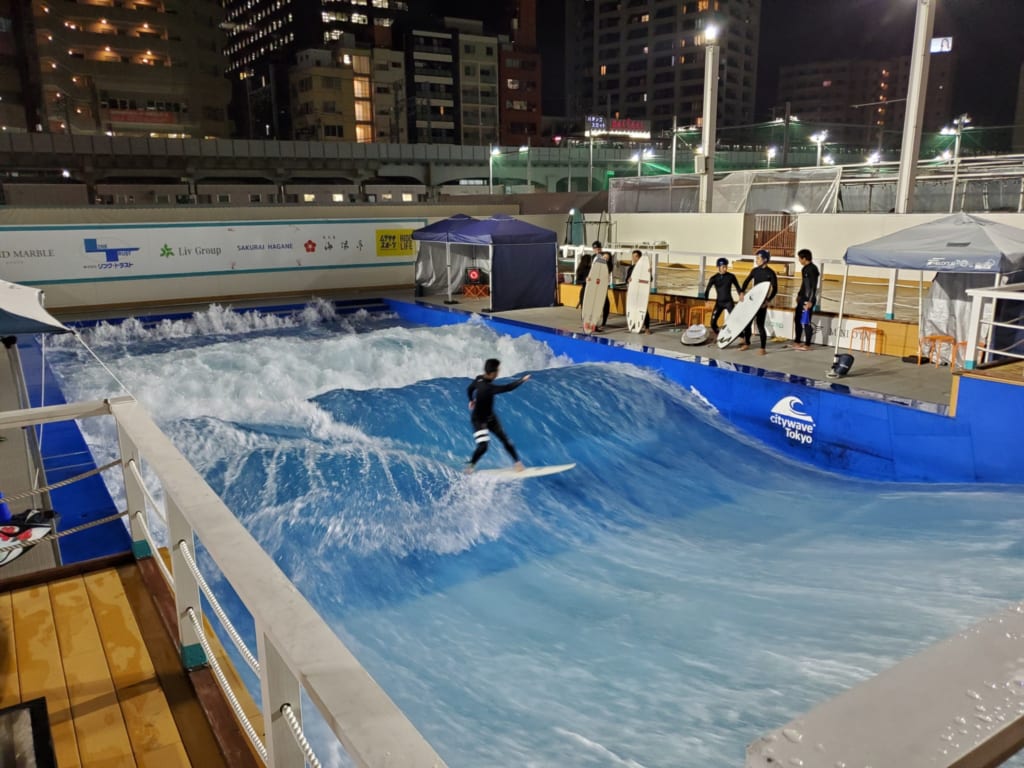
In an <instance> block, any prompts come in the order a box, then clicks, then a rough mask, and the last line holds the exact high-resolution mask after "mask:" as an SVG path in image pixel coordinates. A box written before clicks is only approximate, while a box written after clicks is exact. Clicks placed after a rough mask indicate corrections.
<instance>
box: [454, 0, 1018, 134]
mask: <svg viewBox="0 0 1024 768" xmlns="http://www.w3.org/2000/svg"><path fill="white" fill-rule="evenodd" d="M511 2H514V0H437V6H438V8H439V10H440V11H441V12H443V13H445V14H447V15H462V16H466V17H469V18H481V15H483V18H485V20H486V21H488V22H489V25H488V26H489V27H490V31H492V32H497V31H499V28H498V27H499V20H500V16H501V10H502V8H503V7H504V6H506V5H507V4H509V3H511ZM938 2H939V6H938V14H937V18H936V22H935V36H936V37H946V36H952V37H953V39H954V40H953V46H954V49H955V51H956V56H957V63H956V70H955V71H956V75H955V82H954V92H953V112H954V114H960V113H962V112H968V113H970V114H971V115H972V117H973V118H974V122H975V125H978V126H982V125H986V126H993V125H1010V124H1012V122H1013V118H1014V110H1015V109H1016V98H1017V82H1018V78H1019V76H1020V67H1021V63H1022V62H1024V0H938ZM537 5H538V14H539V17H540V31H539V35H540V44H541V46H542V50H543V51H544V52H545V56H544V69H545V84H544V88H545V91H546V98H545V104H546V105H548V106H547V107H546V108H547V109H548V110H552V111H553V110H554V109H555V105H556V104H557V103H559V101H563V102H564V99H560V98H559V97H560V95H561V94H560V91H561V85H560V81H561V73H560V72H559V71H558V70H559V69H560V68H561V67H562V62H563V54H562V52H561V48H562V46H563V45H564V43H563V40H564V37H563V29H564V24H563V22H562V16H563V14H564V10H563V9H564V7H565V0H538V2H537ZM513 7H514V6H513ZM916 9H917V5H916V2H915V1H914V0H762V6H761V58H760V61H759V62H758V89H757V115H758V117H759V119H760V118H764V117H766V116H767V115H768V113H769V112H770V109H771V107H772V106H774V104H775V99H776V93H777V89H778V70H779V66H780V65H781V64H798V63H802V62H812V61H820V60H823V59H839V58H883V57H887V56H901V55H907V54H909V53H910V51H911V48H912V46H913V39H914V18H915V14H916ZM551 96H554V97H555V98H554V99H551V98H550V97H551ZM558 111H561V110H558ZM950 117H951V118H952V117H953V115H950Z"/></svg>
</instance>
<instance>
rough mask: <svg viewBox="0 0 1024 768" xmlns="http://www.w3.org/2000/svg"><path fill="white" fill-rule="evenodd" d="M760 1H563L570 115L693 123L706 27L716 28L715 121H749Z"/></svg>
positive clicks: (659, 124) (662, 126)
mask: <svg viewBox="0 0 1024 768" xmlns="http://www.w3.org/2000/svg"><path fill="white" fill-rule="evenodd" d="M760 19H761V2H760V0H676V1H675V2H665V1H664V0H659V1H658V2H640V1H639V0H627V1H625V2H624V1H622V0H567V2H566V58H567V62H566V63H567V66H566V94H567V101H568V111H569V114H570V115H574V116H579V115H585V114H596V115H603V116H605V117H619V118H628V119H632V120H649V121H650V122H651V129H652V131H654V132H659V131H663V130H669V129H671V128H672V125H673V119H674V118H675V119H677V120H678V123H679V124H680V125H686V124H694V123H698V122H699V121H700V118H701V113H702V112H703V95H704V77H705V75H704V56H705V42H706V41H705V36H704V33H705V30H706V29H707V27H708V26H709V25H712V24H714V25H715V26H716V27H718V29H719V34H718V44H719V46H720V52H721V59H720V69H719V88H718V123H719V125H720V126H730V125H741V124H744V123H749V122H752V121H753V117H754V91H755V87H756V84H757V55H758V42H759V37H760V35H759V25H760Z"/></svg>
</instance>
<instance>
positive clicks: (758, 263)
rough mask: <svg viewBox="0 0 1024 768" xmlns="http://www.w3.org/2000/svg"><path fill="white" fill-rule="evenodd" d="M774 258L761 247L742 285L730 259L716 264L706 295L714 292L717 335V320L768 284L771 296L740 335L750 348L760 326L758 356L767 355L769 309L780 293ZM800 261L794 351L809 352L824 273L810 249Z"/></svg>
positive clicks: (713, 319) (715, 331)
mask: <svg viewBox="0 0 1024 768" xmlns="http://www.w3.org/2000/svg"><path fill="white" fill-rule="evenodd" d="M771 259H772V255H771V253H770V252H769V251H767V250H766V249H764V248H762V249H761V250H759V251H758V252H757V253H756V254H755V255H754V268H753V269H752V270H750V274H749V275H747V278H746V279H745V280H744V281H743V285H740V283H739V281H738V280H737V279H736V275H734V274H733V273H732V272H730V271H729V260H728V259H726V258H721V259H719V260H718V261H717V262H716V267H717V268H718V272H717V273H716V274H715V275H713V276H712V277H711V279H709V280H708V284H707V289H706V291H705V294H704V295H705V296H707V297H708V298H709V299H710V298H711V292H712V290H714V294H715V298H714V302H715V304H714V308H713V309H712V311H711V333H712V334H713V335H714V336H715V337H717V336H718V331H719V328H718V320H719V318H721V316H722V313H723V312H732V311H733V309H735V308H736V304H737V302H739V301H743V297H744V295H746V293H747V290H748V289H749V288H751V287H752V286H756V285H758V284H759V283H765V282H766V283H768V284H769V286H770V287H769V288H768V295H767V297H766V298H765V300H764V303H763V304H762V305H761V306H760V308H758V310H757V314H756V315H754V319H753V320H751V321H750V322H749V323H747V326H746V328H744V329H743V332H742V334H741V336H742V338H743V343H742V344H741V345H740V349H741V350H744V349H750V339H751V337H752V336H753V326H754V324H755V323H756V324H757V332H758V335H759V336H760V341H761V349H760V350H759V354H762V355H763V354H766V351H767V345H768V330H767V328H766V327H765V321H766V320H767V318H768V307H769V306H770V305H771V302H772V299H774V298H775V296H776V295H777V294H778V292H779V278H778V275H776V274H775V270H773V269H772V268H771V267H770V266H768V264H769V262H770V261H771ZM797 260H798V261H799V262H800V276H801V279H800V290H799V291H798V292H797V296H796V307H795V308H794V310H793V329H794V330H793V335H794V336H795V338H794V340H793V348H794V349H797V350H800V351H806V350H808V349H810V348H811V339H812V338H813V337H814V323H813V322H812V321H813V316H814V305H815V304H816V303H817V301H818V280H819V278H820V276H821V273H820V272H819V271H818V267H817V265H815V264H814V257H813V255H812V254H811V252H810V250H808V249H807V248H803V249H801V250H800V251H798V252H797ZM733 290H735V291H736V293H737V294H738V299H737V300H736V301H734V300H733Z"/></svg>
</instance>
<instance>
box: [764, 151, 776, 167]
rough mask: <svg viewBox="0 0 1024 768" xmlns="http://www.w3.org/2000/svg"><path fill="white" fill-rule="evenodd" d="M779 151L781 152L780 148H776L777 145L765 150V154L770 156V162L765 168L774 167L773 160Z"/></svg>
mask: <svg viewBox="0 0 1024 768" xmlns="http://www.w3.org/2000/svg"><path fill="white" fill-rule="evenodd" d="M778 153H779V150H778V149H776V148H775V147H768V149H766V150H765V153H764V154H765V156H766V157H767V158H768V164H767V165H766V166H765V168H771V167H772V160H773V159H774V158H775V156H776V155H777V154H778Z"/></svg>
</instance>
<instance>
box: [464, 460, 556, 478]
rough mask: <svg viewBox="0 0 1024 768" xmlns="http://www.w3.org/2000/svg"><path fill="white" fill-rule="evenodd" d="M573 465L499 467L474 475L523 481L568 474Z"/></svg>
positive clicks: (477, 472) (480, 470)
mask: <svg viewBox="0 0 1024 768" xmlns="http://www.w3.org/2000/svg"><path fill="white" fill-rule="evenodd" d="M575 466H576V465H575V464H549V465H548V466H546V467H524V468H523V469H518V470H517V469H516V468H515V467H501V468H500V469H478V470H476V471H475V472H474V473H473V474H474V475H485V476H487V477H491V478H495V479H497V480H525V479H526V478H528V477H543V476H544V475H557V474H558V473H559V472H568V471H569V470H570V469H572V468H573V467H575Z"/></svg>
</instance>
